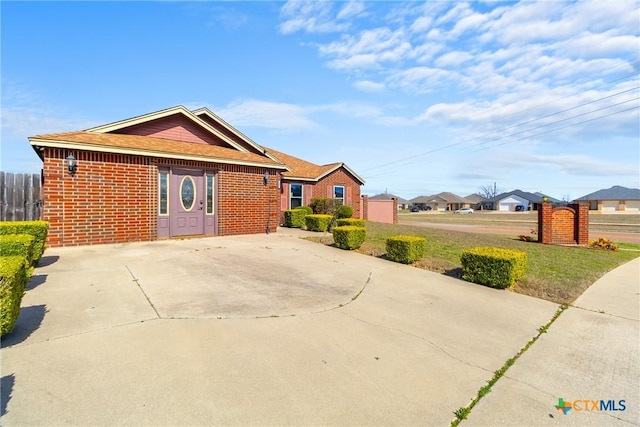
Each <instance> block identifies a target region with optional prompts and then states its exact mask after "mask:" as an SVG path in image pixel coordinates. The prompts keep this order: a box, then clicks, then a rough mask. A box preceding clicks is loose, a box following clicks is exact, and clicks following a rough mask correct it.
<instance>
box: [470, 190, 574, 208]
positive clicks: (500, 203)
mask: <svg viewBox="0 0 640 427" xmlns="http://www.w3.org/2000/svg"><path fill="white" fill-rule="evenodd" d="M543 197H545V195H543V194H542V193H528V192H526V191H522V190H513V191H509V192H506V193H502V194H498V195H497V196H495V197H492V198H490V199H486V200H484V201H483V202H482V203H483V208H484V209H486V210H494V211H499V212H516V211H532V210H533V211H537V210H538V205H539V204H540V203H542V199H543ZM547 200H548V201H549V202H551V203H554V204H560V203H562V201H561V200H558V199H554V198H553V197H547Z"/></svg>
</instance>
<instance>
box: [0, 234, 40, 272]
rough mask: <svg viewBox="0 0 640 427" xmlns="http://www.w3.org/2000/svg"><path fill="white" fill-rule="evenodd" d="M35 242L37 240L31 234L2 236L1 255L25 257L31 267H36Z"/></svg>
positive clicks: (0, 243) (0, 242)
mask: <svg viewBox="0 0 640 427" xmlns="http://www.w3.org/2000/svg"><path fill="white" fill-rule="evenodd" d="M34 241H35V238H34V237H33V236H31V235H29V234H7V235H4V236H3V235H0V254H2V256H12V255H16V256H23V257H25V258H26V259H27V262H28V263H29V265H34V264H35V263H36V262H37V260H36V259H34V251H33V249H34Z"/></svg>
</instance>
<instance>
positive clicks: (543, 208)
mask: <svg viewBox="0 0 640 427" xmlns="http://www.w3.org/2000/svg"><path fill="white" fill-rule="evenodd" d="M538 241H539V242H541V243H545V244H555V245H572V244H573V245H575V244H577V245H587V244H588V243H589V206H588V205H586V204H572V205H568V206H560V207H556V208H554V207H553V205H552V204H551V203H542V204H540V206H539V209H538Z"/></svg>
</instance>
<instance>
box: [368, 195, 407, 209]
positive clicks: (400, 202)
mask: <svg viewBox="0 0 640 427" xmlns="http://www.w3.org/2000/svg"><path fill="white" fill-rule="evenodd" d="M391 199H396V200H397V201H398V210H401V209H409V201H408V200H407V199H403V198H402V197H398V196H396V195H395V194H391V193H380V194H376V195H375V196H371V197H369V200H391Z"/></svg>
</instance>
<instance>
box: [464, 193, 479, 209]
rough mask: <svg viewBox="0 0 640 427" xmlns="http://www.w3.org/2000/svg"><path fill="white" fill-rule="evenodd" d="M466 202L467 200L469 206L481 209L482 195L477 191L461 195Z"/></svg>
mask: <svg viewBox="0 0 640 427" xmlns="http://www.w3.org/2000/svg"><path fill="white" fill-rule="evenodd" d="M463 198H464V199H465V200H466V201H467V202H469V205H470V206H469V207H471V208H473V209H477V210H481V209H482V201H483V200H484V197H482V196H481V195H480V194H478V193H473V194H469V195H468V196H465V197H463Z"/></svg>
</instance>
